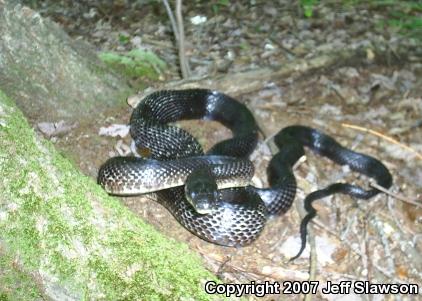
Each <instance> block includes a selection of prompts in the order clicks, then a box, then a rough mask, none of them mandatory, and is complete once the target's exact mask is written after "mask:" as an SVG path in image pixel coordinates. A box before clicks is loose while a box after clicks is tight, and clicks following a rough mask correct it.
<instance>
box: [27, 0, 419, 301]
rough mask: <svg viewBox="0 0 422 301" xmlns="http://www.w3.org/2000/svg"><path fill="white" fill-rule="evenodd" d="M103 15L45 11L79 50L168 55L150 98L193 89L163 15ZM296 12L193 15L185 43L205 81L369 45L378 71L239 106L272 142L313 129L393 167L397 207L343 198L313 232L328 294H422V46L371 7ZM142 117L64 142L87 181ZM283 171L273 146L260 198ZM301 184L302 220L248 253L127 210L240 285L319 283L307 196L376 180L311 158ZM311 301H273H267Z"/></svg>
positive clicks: (272, 225) (79, 131) (254, 97)
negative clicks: (405, 290) (404, 289)
mask: <svg viewBox="0 0 422 301" xmlns="http://www.w3.org/2000/svg"><path fill="white" fill-rule="evenodd" d="M100 2H101V1H73V2H70V1H44V2H42V3H43V4H38V6H36V7H35V8H36V9H37V10H38V11H41V12H42V14H44V15H45V16H49V17H51V18H52V19H53V20H55V21H56V22H58V23H59V24H60V25H62V26H63V27H64V28H65V30H66V31H67V32H68V33H69V34H70V35H71V36H72V37H73V38H75V39H84V40H86V41H88V42H89V43H91V44H92V45H94V47H96V48H97V49H98V50H108V51H116V52H122V51H126V50H130V49H134V48H142V49H149V50H152V51H154V52H155V53H156V54H157V55H159V57H161V58H162V59H163V60H165V61H166V62H167V64H168V66H169V69H168V70H167V71H166V72H165V73H164V74H162V80H160V81H151V80H148V79H145V83H146V85H149V86H153V87H155V88H159V87H161V86H164V85H165V83H166V82H167V81H171V80H175V79H179V78H180V75H179V73H178V69H177V50H176V49H175V47H174V43H173V39H172V35H171V27H170V24H169V21H168V19H167V16H166V14H165V10H164V8H163V6H162V5H161V3H158V4H157V3H155V4H154V3H149V4H144V3H143V2H142V1H137V2H133V3H132V2H130V1H128V2H126V1H107V4H104V3H105V2H104V3H103V4H102V5H99V3H100ZM293 2H294V1H293ZM293 2H292V1H287V0H286V1H283V0H280V1H275V2H274V3H272V4H268V3H269V2H267V4H265V3H264V2H261V1H250V2H248V3H249V4H242V3H243V2H242V1H230V5H223V4H218V3H219V2H217V1H214V2H210V4H201V3H200V2H195V4H190V3H189V4H187V5H186V7H185V9H184V16H185V27H186V29H185V30H186V39H187V41H188V48H187V55H188V57H189V59H190V63H191V67H192V72H193V74H194V75H195V76H198V77H200V76H204V75H208V76H210V77H212V76H214V75H218V74H224V73H236V72H241V71H243V70H250V69H253V68H257V67H264V66H270V67H276V66H281V65H283V63H286V62H291V61H293V60H295V59H296V58H307V57H311V56H312V55H315V54H317V53H321V52H329V51H330V50H335V49H341V48H343V47H346V46H350V45H356V46H362V45H364V46H367V49H368V50H367V53H366V55H367V57H368V61H367V62H366V63H364V64H359V65H347V66H344V65H342V64H341V62H339V66H338V67H331V68H327V69H324V70H319V71H318V72H312V73H307V74H299V73H298V74H292V75H291V76H289V77H287V78H283V79H282V80H277V81H269V82H266V83H265V84H263V88H262V89H261V90H259V91H257V92H255V93H251V94H248V95H242V96H241V97H239V100H240V101H242V102H243V103H245V104H246V105H247V106H248V107H249V108H250V109H251V111H253V113H254V115H255V116H256V118H257V120H258V122H259V123H260V125H261V126H262V128H263V131H264V132H265V133H266V135H267V136H271V135H272V134H275V133H276V132H278V131H279V130H280V129H281V128H283V127H285V126H288V125H293V124H303V125H309V126H312V127H315V128H318V129H320V130H322V131H324V132H326V133H329V134H330V135H332V136H333V137H335V138H336V139H337V140H338V141H339V142H341V143H342V144H343V145H344V146H347V147H349V148H352V149H354V150H357V151H359V152H363V153H366V154H369V155H372V156H374V157H376V158H378V159H380V160H381V161H382V162H384V163H385V165H386V166H387V167H388V168H389V170H390V171H391V173H392V175H393V178H394V185H393V187H392V188H391V189H390V192H391V194H390V195H388V194H384V193H382V194H379V195H378V196H376V197H374V198H373V199H371V200H370V201H359V200H354V199H351V198H350V197H348V196H343V195H337V196H334V197H329V198H326V199H324V200H321V201H318V202H317V203H316V204H315V207H316V208H317V210H318V216H317V218H316V219H315V222H313V223H311V225H310V228H312V229H313V235H312V236H313V238H314V239H315V241H316V252H317V263H316V264H317V266H316V278H315V279H316V280H318V281H320V288H322V287H323V286H325V285H326V283H327V281H334V282H338V281H342V280H352V281H354V280H368V281H371V282H377V283H416V284H419V287H420V288H422V257H421V256H420V253H421V251H422V240H421V239H420V238H421V237H422V235H421V233H422V232H421V230H422V224H421V223H422V219H421V217H422V185H421V183H422V156H421V153H422V117H421V116H422V98H421V95H422V77H421V74H422V61H421V53H422V52H421V43H420V41H417V40H412V39H409V38H408V37H405V36H403V35H402V34H400V33H398V32H396V31H395V30H393V29H391V28H389V27H387V26H383V25H382V20H383V19H384V18H385V17H386V16H387V15H388V11H383V10H380V9H375V8H373V7H370V6H364V5H357V6H353V7H352V6H346V5H336V4H332V5H325V6H323V5H318V6H316V7H315V11H314V15H313V17H312V18H305V17H303V16H302V14H300V9H299V8H298V5H297V4H292V3H293ZM195 16H202V17H205V18H206V21H205V22H203V23H201V24H197V25H195V24H194V23H193V22H194V21H193V19H191V18H193V17H195ZM380 24H381V25H380ZM403 45H406V46H407V48H406V49H409V52H408V53H407V55H406V56H405V57H404V56H402V54H399V53H400V51H398V50H400V49H401V47H402V46H403ZM371 49H382V50H384V53H387V54H388V55H386V56H385V57H382V58H375V59H373V57H372V56H373V55H375V54H374V52H372V50H371ZM376 59H380V60H379V61H381V62H382V63H379V62H378V60H376ZM376 61H377V63H376ZM204 88H205V87H204ZM222 92H224V91H222ZM130 114H131V108H130V107H129V106H128V107H127V108H124V109H119V110H113V111H110V112H108V113H107V114H106V116H105V117H104V118H102V119H98V118H97V119H95V120H94V121H92V120H91V121H87V122H86V124H80V125H79V126H78V127H77V128H75V129H73V130H72V131H70V132H69V133H68V134H67V135H65V136H63V137H57V138H54V141H55V143H56V145H57V146H58V147H59V149H61V150H62V151H63V152H64V153H65V154H66V155H67V156H69V157H71V158H72V159H73V160H74V162H75V164H76V165H78V166H79V168H80V169H81V170H82V171H83V172H84V173H86V174H87V175H90V176H92V177H96V174H97V171H98V168H99V167H100V165H101V164H102V163H103V162H104V161H105V160H106V159H107V158H108V157H110V156H114V155H116V154H117V150H116V146H121V145H129V144H130V137H128V136H126V137H125V138H120V137H109V136H100V135H99V134H98V133H99V130H100V128H101V127H108V126H110V125H113V124H127V123H128V121H129V118H130ZM180 125H181V126H183V127H184V128H186V129H188V130H189V131H190V132H191V133H192V134H193V135H194V136H195V137H197V138H198V140H199V141H200V142H201V143H203V144H204V145H205V148H208V147H210V146H212V145H213V144H214V143H215V142H216V141H219V140H221V139H224V138H225V137H228V136H230V132H229V131H228V130H227V129H225V128H223V127H222V126H221V125H219V124H217V123H209V122H207V123H206V122H203V121H186V122H181V123H180ZM350 125H354V126H358V127H360V128H356V127H355V128H353V127H351V126H350ZM363 129H366V130H372V132H369V131H366V132H365V131H363ZM374 132H376V133H380V134H382V135H383V136H377V135H376V133H374ZM261 138H262V141H263V140H264V138H263V137H261ZM390 138H391V139H390ZM392 139H394V140H392ZM270 158H271V153H270V152H269V150H268V147H267V146H266V145H265V144H264V143H261V145H260V147H259V148H258V150H257V151H256V152H255V153H254V154H253V155H252V159H253V160H254V163H255V164H256V175H255V178H256V179H255V182H254V183H255V184H256V185H265V170H266V164H267V163H268V161H269V160H270ZM295 175H296V176H297V179H298V184H299V189H298V192H297V196H296V201H295V205H294V206H293V208H292V209H291V210H290V211H289V212H288V213H287V214H285V215H284V216H282V217H278V218H274V219H272V220H270V221H269V222H268V224H267V226H266V228H265V230H264V232H263V233H262V235H261V236H260V237H259V239H258V240H257V241H256V242H254V243H253V244H252V245H250V246H248V247H244V248H241V249H234V248H226V247H220V246H216V245H213V244H210V243H207V242H204V241H202V240H200V239H199V238H197V237H196V236H194V235H192V234H190V233H189V232H188V231H186V230H185V229H184V228H182V227H181V226H180V225H179V224H178V223H177V222H176V221H175V220H174V219H173V218H172V216H171V214H170V213H169V212H167V211H166V210H165V209H164V208H163V207H162V206H160V205H159V204H157V203H155V202H153V201H151V200H150V199H148V198H147V197H134V198H122V202H124V204H125V205H127V206H128V207H129V208H131V209H132V210H133V211H134V212H136V213H137V214H138V215H139V216H140V217H141V218H143V219H145V220H147V221H148V222H150V223H151V224H153V225H154V226H156V227H157V229H159V231H161V232H163V233H165V234H166V235H167V236H169V237H172V238H174V239H176V240H179V241H184V242H186V243H188V244H189V246H190V248H191V249H192V250H194V251H196V252H198V253H199V254H201V256H202V257H203V259H204V264H205V265H206V266H207V267H208V268H209V269H210V270H211V271H213V272H214V273H216V274H217V275H219V277H221V279H223V280H224V281H226V282H236V283H249V282H250V281H252V280H253V281H263V280H270V281H286V280H291V281H293V280H298V281H305V280H308V279H309V266H310V261H309V251H308V250H307V251H306V252H305V253H304V255H302V256H301V257H300V258H299V259H297V260H295V261H294V262H288V259H289V258H290V257H291V256H292V255H294V254H295V252H296V251H297V250H298V248H299V224H300V220H301V218H300V216H299V213H298V210H297V209H296V208H297V207H298V206H301V205H302V201H303V199H304V197H305V195H306V194H308V193H309V192H311V191H313V190H316V189H318V188H322V187H324V186H326V185H328V184H329V183H333V182H336V181H340V180H345V181H348V182H357V183H360V184H362V185H368V183H369V181H368V179H367V178H365V177H362V176H359V175H356V174H353V173H351V172H350V171H349V170H348V169H347V168H342V167H339V166H336V165H334V164H332V163H331V162H330V161H329V160H327V159H324V158H320V157H318V156H316V155H314V154H312V153H311V152H307V154H306V160H305V161H304V162H302V163H301V164H299V165H298V166H297V167H296V169H295ZM415 203H416V204H415ZM418 204H419V205H418ZM250 298H251V299H253V298H254V297H252V296H251V297H250ZM298 298H299V297H298V296H297V295H289V296H286V295H285V296H282V297H280V296H267V297H266V298H264V300H286V299H291V300H297V299H298ZM407 298H408V299H409V300H410V299H412V298H411V297H408V296H393V295H390V296H381V295H378V296H376V295H373V296H364V295H353V296H338V295H332V294H331V295H324V294H322V293H321V292H319V294H318V295H316V296H313V299H314V300H381V299H382V300H395V299H397V300H406V299H407ZM412 300H416V299H412Z"/></svg>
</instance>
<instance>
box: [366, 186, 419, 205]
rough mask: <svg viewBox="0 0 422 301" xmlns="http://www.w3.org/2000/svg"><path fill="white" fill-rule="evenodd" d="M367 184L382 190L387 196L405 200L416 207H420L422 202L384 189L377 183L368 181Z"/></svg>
mask: <svg viewBox="0 0 422 301" xmlns="http://www.w3.org/2000/svg"><path fill="white" fill-rule="evenodd" d="M369 185H370V186H372V187H374V188H376V189H378V190H379V191H382V192H384V193H385V194H388V195H389V196H392V197H394V198H395V199H398V200H400V201H402V202H405V203H408V204H412V205H415V206H417V207H420V208H422V203H418V202H417V201H413V200H411V199H409V198H408V197H406V196H403V195H400V194H397V193H394V192H391V191H390V190H388V189H386V188H385V187H382V186H380V185H378V184H377V183H370V184H369Z"/></svg>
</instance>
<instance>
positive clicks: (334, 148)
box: [98, 89, 392, 257]
mask: <svg viewBox="0 0 422 301" xmlns="http://www.w3.org/2000/svg"><path fill="white" fill-rule="evenodd" d="M183 119H204V120H214V121H218V122H220V123H221V124H223V125H224V126H226V127H227V128H229V129H230V130H231V132H232V134H233V137H232V138H230V139H226V140H223V141H220V142H219V143H217V144H216V145H214V146H213V147H212V148H211V149H210V150H209V151H208V152H207V153H206V154H205V153H204V151H203V149H202V147H201V145H200V144H199V142H198V141H197V140H196V139H195V138H194V137H193V136H192V135H190V134H189V133H188V132H186V131H185V130H183V129H181V128H178V127H175V126H172V125H169V123H171V122H175V121H178V120H183ZM130 132H131V135H132V138H133V139H134V141H135V144H136V146H137V147H138V149H142V150H147V151H148V153H149V154H150V156H149V158H148V159H140V158H123V157H117V158H112V159H110V160H108V161H107V162H106V163H105V164H104V165H103V166H102V167H101V168H100V171H99V176H98V183H99V184H100V185H102V186H103V187H104V188H105V189H106V190H107V192H109V193H111V194H117V195H133V194H138V193H139V194H140V193H145V192H149V191H155V190H157V192H156V194H157V196H158V201H159V202H160V203H161V204H162V205H164V206H165V207H166V208H167V209H168V210H169V211H170V212H171V213H172V214H173V216H174V217H175V218H176V220H177V221H178V222H179V223H180V224H181V225H183V226H184V227H185V228H186V229H188V230H189V231H190V232H192V233H193V234H195V235H197V236H198V237H200V238H202V239H204V240H207V241H209V242H212V243H215V244H219V245H224V246H244V245H248V244H250V243H251V242H252V241H254V240H255V239H256V238H257V237H258V236H259V234H260V233H261V232H262V229H263V228H264V226H265V224H266V220H267V218H268V217H269V216H270V215H280V214H283V213H285V212H286V211H287V210H288V209H289V208H290V207H291V205H292V202H293V200H294V198H295V194H296V180H295V177H294V175H293V172H292V167H293V165H294V164H295V162H296V161H297V160H298V159H299V158H300V157H301V156H303V155H304V146H306V147H308V148H310V149H311V150H313V151H315V152H317V153H318V154H320V155H323V156H326V157H327V158H329V159H331V160H333V161H334V162H336V163H337V164H340V165H349V166H350V167H351V169H352V170H354V171H357V172H359V173H362V174H365V175H367V176H369V177H372V178H374V179H375V180H376V181H377V183H378V184H379V185H381V186H383V187H385V188H388V187H390V186H391V184H392V178H391V175H390V173H389V171H388V169H387V168H386V167H385V166H384V165H383V164H382V163H381V162H380V161H378V160H377V159H375V158H372V157H370V156H367V155H364V154H361V153H358V152H354V151H351V150H349V149H346V148H344V147H342V146H341V145H340V144H339V143H337V142H336V141H335V140H334V139H333V138H331V137H329V136H327V135H325V134H323V133H321V132H319V131H317V130H315V129H312V128H309V127H305V126H300V125H297V126H290V127H287V128H284V129H282V130H281V131H280V132H279V133H278V134H277V135H275V137H274V142H275V144H276V145H277V147H278V148H279V151H278V153H277V154H275V155H274V156H273V157H272V159H271V161H270V162H269V165H268V168H267V174H268V182H269V187H268V188H256V187H253V186H250V185H248V186H246V187H235V188H225V189H219V190H218V208H217V209H216V210H215V211H214V212H213V213H212V214H199V213H198V212H196V211H195V209H194V208H193V207H192V205H191V204H190V203H189V202H188V201H187V200H186V197H185V193H184V189H183V184H184V181H185V180H186V177H187V176H188V174H189V173H190V172H191V171H192V170H194V169H195V168H197V167H201V166H204V165H207V164H209V165H210V166H218V172H216V173H215V174H216V176H217V174H218V176H220V177H222V178H223V179H225V180H226V182H225V185H220V186H219V187H227V186H229V184H230V181H231V180H229V178H230V177H231V176H235V177H236V176H237V177H238V179H241V180H239V181H237V185H236V183H233V184H234V185H235V186H244V185H246V184H247V181H248V180H247V179H246V178H247V176H244V170H248V168H245V167H244V166H245V165H243V164H245V160H246V161H247V158H248V156H249V155H250V154H251V152H252V151H253V150H254V149H255V147H256V144H257V141H258V132H259V128H258V126H257V123H256V122H255V119H254V117H253V115H252V113H251V112H250V111H249V110H248V108H247V107H246V106H245V105H243V104H241V103H239V102H238V101H236V100H235V99H233V98H231V97H230V96H228V95H225V94H223V93H220V92H217V91H212V90H207V89H189V90H164V91H158V92H154V93H152V94H150V95H148V96H147V97H145V98H144V99H143V100H142V101H141V102H140V103H139V104H138V106H137V107H136V108H135V110H134V111H133V113H132V116H131V119H130ZM213 158H214V160H216V161H213ZM218 158H220V159H218ZM221 158H225V159H224V160H227V161H229V162H228V163H230V164H231V165H230V164H228V165H225V163H227V162H226V161H225V162H222V161H221V160H223V159H221ZM228 158H230V159H228ZM218 160H220V161H218ZM224 160H223V161H224ZM237 160H239V161H237ZM141 161H142V162H141ZM145 161H146V162H149V163H148V164H150V165H152V166H156V167H157V168H156V169H154V168H146V169H147V170H148V171H147V172H145V168H144V167H142V168H144V170H143V171H141V170H142V168H141V167H140V166H141V165H142V166H144V165H143V164H145ZM151 162H152V163H151ZM229 166H230V167H229ZM236 166H237V167H236ZM241 166H242V167H241ZM240 167H241V168H240ZM242 168H243V169H244V170H242ZM249 171H250V170H249ZM227 175H230V176H227ZM217 181H218V180H217ZM145 182H147V183H148V184H147V185H146V186H149V187H148V189H149V190H148V191H146V190H145V188H144V186H145V184H144V183H145ZM170 182H171V184H169V185H167V186H166V185H164V186H159V185H161V184H162V183H170ZM174 182H177V184H174ZM240 183H241V184H240ZM175 186H177V187H175ZM170 187H171V188H170ZM378 192H379V191H378V190H376V189H370V190H365V189H363V188H361V187H359V186H356V185H351V184H347V183H335V184H332V185H330V186H328V187H326V188H324V189H321V190H318V191H315V192H313V193H311V194H310V195H308V196H307V198H306V199H305V209H306V210H307V212H308V214H307V216H306V217H305V218H304V219H303V220H302V223H301V228H300V235H301V238H302V247H301V251H300V252H299V254H298V255H297V256H299V255H300V253H301V252H302V251H303V249H304V247H305V243H306V226H307V224H308V222H309V221H310V220H311V219H312V218H313V217H314V216H315V214H316V211H315V209H314V208H313V207H312V202H313V201H315V200H316V199H319V198H322V197H326V196H328V195H331V194H333V193H344V194H349V195H352V196H354V197H356V198H362V199H368V198H370V197H372V196H374V195H375V194H377V193H378ZM297 256H296V257H297Z"/></svg>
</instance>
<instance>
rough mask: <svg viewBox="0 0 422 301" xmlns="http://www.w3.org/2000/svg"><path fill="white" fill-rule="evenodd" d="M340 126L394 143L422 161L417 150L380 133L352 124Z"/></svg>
mask: <svg viewBox="0 0 422 301" xmlns="http://www.w3.org/2000/svg"><path fill="white" fill-rule="evenodd" d="M341 126H343V127H347V128H351V129H355V130H358V131H362V132H366V133H370V134H372V135H375V136H377V137H380V138H382V139H384V140H386V141H389V142H391V143H394V144H396V145H398V146H400V147H402V148H404V149H406V150H407V151H409V152H411V153H413V154H415V155H416V157H417V158H419V159H420V160H422V154H420V153H419V152H418V151H417V150H415V149H413V148H411V147H410V146H407V145H405V144H403V143H401V142H399V141H397V140H396V139H394V138H391V137H389V136H387V135H384V134H382V133H380V132H377V131H374V130H371V129H368V128H365V127H361V126H357V125H353V124H348V123H342V124H341Z"/></svg>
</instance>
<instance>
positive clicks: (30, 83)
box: [0, 0, 130, 123]
mask: <svg viewBox="0 0 422 301" xmlns="http://www.w3.org/2000/svg"><path fill="white" fill-rule="evenodd" d="M0 89H2V90H3V91H4V92H5V93H6V94H7V95H9V96H10V97H12V98H13V99H14V100H15V101H16V104H17V105H18V107H19V108H20V109H21V110H22V111H23V112H24V113H25V115H26V116H27V117H28V118H29V119H30V121H31V122H34V123H37V122H41V121H58V120H61V119H64V120H67V119H71V120H72V121H80V120H81V119H83V118H86V117H89V118H92V116H94V117H97V116H99V114H100V113H102V112H103V111H105V110H106V109H108V108H109V107H110V106H112V105H115V104H116V103H119V102H120V103H124V100H125V98H126V97H127V95H128V94H130V89H129V87H128V85H127V84H126V82H125V81H124V80H122V79H121V78H119V77H118V76H117V75H114V74H111V73H110V72H109V70H108V69H107V68H106V66H105V65H104V64H103V63H102V62H101V61H100V60H99V59H98V58H97V55H96V54H95V52H94V51H92V50H91V49H90V47H89V45H87V44H85V43H83V42H82V41H74V40H72V39H71V38H69V36H67V34H66V33H65V32H64V31H63V30H62V29H61V28H60V27H59V26H57V24H55V23H53V22H51V21H49V20H47V19H44V18H42V17H41V16H40V15H39V14H38V13H36V12H34V11H32V10H31V9H29V8H27V7H23V6H20V5H15V4H12V3H9V2H7V1H4V0H0Z"/></svg>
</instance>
